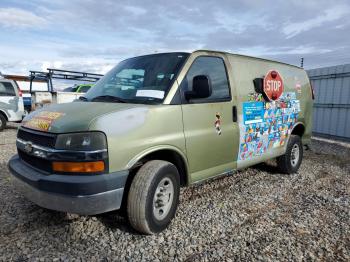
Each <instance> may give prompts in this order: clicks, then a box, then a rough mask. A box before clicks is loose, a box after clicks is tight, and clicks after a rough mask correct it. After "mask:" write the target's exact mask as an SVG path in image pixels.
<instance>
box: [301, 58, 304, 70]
mask: <svg viewBox="0 0 350 262" xmlns="http://www.w3.org/2000/svg"><path fill="white" fill-rule="evenodd" d="M300 67H301V68H303V67H304V57H302V58H301V60H300Z"/></svg>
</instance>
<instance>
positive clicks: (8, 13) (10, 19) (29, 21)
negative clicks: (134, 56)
mask: <svg viewBox="0 0 350 262" xmlns="http://www.w3.org/2000/svg"><path fill="white" fill-rule="evenodd" d="M46 24H47V21H46V19H45V18H43V17H40V16H38V15H36V14H34V13H32V12H29V11H26V10H23V9H19V8H0V26H1V25H2V26H4V27H16V28H18V27H19V28H27V27H31V26H34V27H43V26H45V25H46Z"/></svg>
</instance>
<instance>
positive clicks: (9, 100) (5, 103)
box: [0, 79, 24, 131]
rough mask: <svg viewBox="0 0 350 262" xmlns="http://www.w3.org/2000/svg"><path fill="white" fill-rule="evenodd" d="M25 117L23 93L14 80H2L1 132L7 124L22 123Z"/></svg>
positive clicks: (0, 95)
mask: <svg viewBox="0 0 350 262" xmlns="http://www.w3.org/2000/svg"><path fill="white" fill-rule="evenodd" d="M23 116H24V105H23V98H22V92H21V91H20V90H19V88H18V85H17V83H16V82H15V81H13V80H8V79H0V131H2V130H3V129H4V128H5V127H6V123H7V122H21V121H22V119H23Z"/></svg>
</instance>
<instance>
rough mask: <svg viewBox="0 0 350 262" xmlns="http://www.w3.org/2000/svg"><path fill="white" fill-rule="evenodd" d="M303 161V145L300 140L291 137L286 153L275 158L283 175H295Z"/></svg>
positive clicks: (297, 137)
mask: <svg viewBox="0 0 350 262" xmlns="http://www.w3.org/2000/svg"><path fill="white" fill-rule="evenodd" d="M302 159H303V145H302V143H301V138H300V137H299V136H297V135H291V136H290V138H289V141H288V145H287V149H286V153H285V154H284V155H283V156H280V157H277V166H278V168H279V169H280V170H281V171H282V172H283V173H285V174H293V173H296V172H297V171H298V169H299V167H300V165H301V162H302Z"/></svg>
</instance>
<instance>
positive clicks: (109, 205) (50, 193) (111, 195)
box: [8, 155, 129, 215]
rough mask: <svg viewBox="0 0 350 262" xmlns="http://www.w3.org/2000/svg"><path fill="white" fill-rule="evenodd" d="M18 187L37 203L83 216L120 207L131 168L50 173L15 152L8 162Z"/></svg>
mask: <svg viewBox="0 0 350 262" xmlns="http://www.w3.org/2000/svg"><path fill="white" fill-rule="evenodd" d="M8 167H9V170H10V172H11V173H12V175H13V177H14V184H15V186H16V188H17V189H18V190H19V191H20V192H21V193H22V194H23V195H24V196H25V197H26V198H27V199H29V200H30V201H32V202H34V203H36V204H37V205H39V206H41V207H44V208H48V209H53V210H57V211H63V212H68V213H75V214H81V215H95V214H100V213H105V212H108V211H112V210H116V209H119V208H120V206H121V203H122V199H123V193H124V186H125V183H126V179H127V177H128V174H129V172H128V171H119V172H115V173H110V174H101V175H56V174H52V175H47V174H44V173H42V172H40V171H39V170H37V169H34V168H32V167H31V166H29V165H27V164H26V163H24V162H23V161H21V159H20V158H19V157H18V156H17V155H16V156H14V157H12V158H11V159H10V161H9V163H8Z"/></svg>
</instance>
